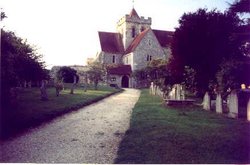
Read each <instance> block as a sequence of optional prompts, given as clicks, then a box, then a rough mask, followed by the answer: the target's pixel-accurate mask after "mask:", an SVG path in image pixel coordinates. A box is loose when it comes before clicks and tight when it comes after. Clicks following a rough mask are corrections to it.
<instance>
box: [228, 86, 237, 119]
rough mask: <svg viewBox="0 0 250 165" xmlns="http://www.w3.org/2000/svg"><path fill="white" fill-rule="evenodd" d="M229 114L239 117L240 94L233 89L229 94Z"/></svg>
mask: <svg viewBox="0 0 250 165" xmlns="http://www.w3.org/2000/svg"><path fill="white" fill-rule="evenodd" d="M227 105H228V110H229V113H228V116H229V117H232V118H237V117H238V113H239V112H238V96H237V93H236V92H235V91H232V92H231V93H230V95H229V96H228V104H227Z"/></svg>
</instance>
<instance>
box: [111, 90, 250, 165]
mask: <svg viewBox="0 0 250 165" xmlns="http://www.w3.org/2000/svg"><path fill="white" fill-rule="evenodd" d="M148 93H149V92H148V90H142V92H141V96H140V98H139V101H138V102H137V103H136V105H135V107H134V109H133V113H132V116H131V121H130V128H129V130H128V131H127V132H126V133H125V136H124V139H123V140H122V142H121V144H120V146H119V150H118V157H117V159H116V163H204V164H207V163H233V164H234V163H235V164H236V163H250V157H249V156H250V140H249V139H250V131H249V130H250V123H249V122H247V121H244V120H240V119H229V118H226V117H225V116H222V115H218V114H216V113H215V112H209V111H205V110H202V109H201V107H200V106H197V105H196V106H194V105H193V106H189V107H164V106H163V102H162V100H161V99H160V98H159V97H157V96H151V95H149V94H148Z"/></svg>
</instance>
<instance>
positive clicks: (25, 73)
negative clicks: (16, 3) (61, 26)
mask: <svg viewBox="0 0 250 165" xmlns="http://www.w3.org/2000/svg"><path fill="white" fill-rule="evenodd" d="M4 18H7V16H6V15H5V13H4V12H1V21H2V19H4ZM48 78H49V76H48V71H47V70H46V69H45V63H44V62H43V61H42V55H40V54H38V53H37V52H36V49H35V47H34V46H31V45H30V44H28V42H27V40H23V39H22V38H20V37H18V36H16V35H15V33H14V32H11V31H6V30H4V29H1V90H0V91H1V94H0V96H1V112H2V115H7V114H8V112H9V110H10V109H15V108H13V101H14V100H15V96H16V95H17V94H18V93H17V90H16V89H15V87H17V86H19V85H20V84H22V83H23V82H30V81H33V82H37V81H39V82H40V81H41V80H43V79H48ZM13 91H15V92H14V95H13Z"/></svg>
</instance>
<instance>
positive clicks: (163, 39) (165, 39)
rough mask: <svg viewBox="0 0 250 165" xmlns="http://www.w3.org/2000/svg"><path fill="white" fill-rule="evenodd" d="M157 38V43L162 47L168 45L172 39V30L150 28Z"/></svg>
mask: <svg viewBox="0 0 250 165" xmlns="http://www.w3.org/2000/svg"><path fill="white" fill-rule="evenodd" d="M152 31H153V32H154V34H155V36H156V38H157V40H158V41H159V43H160V44H161V46H162V47H166V46H168V45H170V44H171V42H172V40H173V35H174V32H172V31H163V30H154V29H153V30H152Z"/></svg>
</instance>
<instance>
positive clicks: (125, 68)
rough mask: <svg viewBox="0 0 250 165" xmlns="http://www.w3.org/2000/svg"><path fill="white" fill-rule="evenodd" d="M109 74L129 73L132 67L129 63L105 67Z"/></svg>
mask: <svg viewBox="0 0 250 165" xmlns="http://www.w3.org/2000/svg"><path fill="white" fill-rule="evenodd" d="M107 70H108V73H109V74H115V75H130V74H131V73H132V69H131V66H130V65H119V66H115V67H109V68H107Z"/></svg>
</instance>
